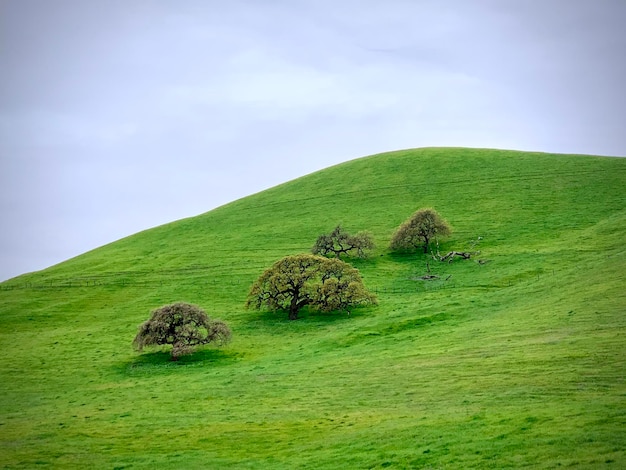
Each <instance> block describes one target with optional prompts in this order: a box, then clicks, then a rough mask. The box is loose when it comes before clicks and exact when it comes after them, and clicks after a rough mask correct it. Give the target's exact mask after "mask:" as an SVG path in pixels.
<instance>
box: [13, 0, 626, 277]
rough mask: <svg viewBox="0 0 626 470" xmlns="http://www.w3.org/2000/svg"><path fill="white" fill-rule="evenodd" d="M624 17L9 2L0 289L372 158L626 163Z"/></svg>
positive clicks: (528, 4) (499, 0) (347, 4)
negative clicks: (449, 151)
mask: <svg viewBox="0 0 626 470" xmlns="http://www.w3.org/2000/svg"><path fill="white" fill-rule="evenodd" d="M624 24H626V2H625V1H623V0H541V1H539V0H536V1H535V0H472V1H467V0H447V1H444V0H386V1H384V2H383V1H380V0H360V1H356V0H229V1H218V0H177V1H171V0H89V1H85V0H0V216H1V221H2V230H0V281H2V280H6V279H9V278H11V277H14V276H17V275H19V274H22V273H25V272H30V271H36V270H40V269H43V268H46V267H48V266H51V265H53V264H56V263H58V262H61V261H64V260H66V259H69V258H71V257H74V256H77V255H79V254H81V253H84V252H86V251H89V250H91V249H94V248H96V247H99V246H102V245H104V244H107V243H110V242H113V241H115V240H118V239H120V238H123V237H125V236H128V235H132V234H134V233H136V232H139V231H141V230H144V229H148V228H150V227H154V226H158V225H161V224H164V223H168V222H171V221H174V220H178V219H181V218H184V217H190V216H194V215H198V214H201V213H204V212H207V211H209V210H211V209H213V208H215V207H218V206H220V205H223V204H225V203H228V202H230V201H233V200H236V199H239V198H241V197H245V196H248V195H250V194H254V193H256V192H259V191H261V190H263V189H267V188H269V187H272V186H275V185H277V184H280V183H283V182H286V181H289V180H291V179H294V178H297V177H299V176H303V175H305V174H308V173H311V172H314V171H317V170H321V169H324V168H326V167H329V166H332V165H335V164H337V163H341V162H344V161H347V160H352V159H355V158H359V157H362V156H366V155H371V154H375V153H380V152H385V151H391V150H398V149H405V148H416V147H430V146H457V147H458V146H462V147H485V148H505V149H516V150H529V151H542V152H557V153H578V154H594V155H607V156H624V155H626V131H625V130H626V86H625V85H624V84H625V83H626V53H625V52H624V51H626V28H624Z"/></svg>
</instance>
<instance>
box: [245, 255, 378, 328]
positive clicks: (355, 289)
mask: <svg viewBox="0 0 626 470" xmlns="http://www.w3.org/2000/svg"><path fill="white" fill-rule="evenodd" d="M376 303H377V301H376V297H375V296H374V295H373V294H371V293H370V292H368V291H367V289H366V288H365V286H364V285H363V281H362V279H361V275H360V274H359V271H358V270H357V269H355V268H353V267H352V266H350V265H349V264H347V263H344V262H343V261H341V260H339V259H337V258H325V257H323V256H318V255H309V254H302V255H294V256H285V257H284V258H282V259H280V260H278V261H277V262H276V263H274V264H273V265H272V267H270V268H268V269H267V270H265V272H264V273H263V274H261V276H260V277H259V278H258V279H257V280H256V281H255V282H254V284H253V285H252V287H251V288H250V293H249V294H248V300H247V302H246V306H247V307H248V308H255V309H257V310H260V309H261V308H262V307H266V308H268V309H269V310H272V311H287V312H289V319H290V320H296V319H297V318H298V312H299V311H300V309H302V308H303V307H305V306H308V307H309V308H311V309H313V310H319V311H333V310H346V309H347V308H348V307H351V306H358V305H367V304H376Z"/></svg>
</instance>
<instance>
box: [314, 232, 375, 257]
mask: <svg viewBox="0 0 626 470" xmlns="http://www.w3.org/2000/svg"><path fill="white" fill-rule="evenodd" d="M372 249H374V240H373V239H372V236H371V235H370V233H369V232H359V233H357V234H356V235H350V234H349V233H347V232H346V231H345V230H344V229H343V228H342V227H341V225H337V227H335V229H334V230H333V231H332V232H330V233H329V234H323V235H320V236H319V237H318V238H317V241H316V242H315V245H314V246H313V248H312V249H311V252H312V253H313V254H314V255H323V256H328V255H329V254H331V253H332V254H334V255H335V257H337V258H339V259H341V255H342V254H349V253H350V252H352V251H356V253H357V256H358V257H359V258H365V257H366V256H367V253H366V251H367V250H372Z"/></svg>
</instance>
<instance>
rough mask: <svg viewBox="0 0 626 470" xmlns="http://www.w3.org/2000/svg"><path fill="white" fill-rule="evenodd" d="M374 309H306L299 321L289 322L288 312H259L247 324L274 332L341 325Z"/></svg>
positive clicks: (366, 307)
mask: <svg viewBox="0 0 626 470" xmlns="http://www.w3.org/2000/svg"><path fill="white" fill-rule="evenodd" d="M372 308H375V307H371V306H362V307H354V308H351V309H350V310H349V311H336V310H335V311H332V312H320V311H317V310H311V309H309V308H307V307H304V308H303V309H301V310H300V311H299V312H298V319H297V320H289V313H288V312H287V311H275V312H273V311H269V310H257V311H250V313H249V316H248V318H247V319H246V323H247V326H248V327H257V328H265V329H267V328H269V329H272V330H273V329H276V328H280V329H282V328H289V327H294V328H295V327H297V328H301V327H305V326H320V325H329V324H337V325H339V324H342V323H345V322H349V321H351V320H353V319H355V318H360V317H364V316H367V315H371V314H372V312H373V310H372Z"/></svg>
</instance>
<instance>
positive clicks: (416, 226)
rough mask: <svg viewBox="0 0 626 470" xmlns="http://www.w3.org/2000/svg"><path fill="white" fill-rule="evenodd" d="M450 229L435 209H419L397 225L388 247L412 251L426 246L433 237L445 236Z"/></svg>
mask: <svg viewBox="0 0 626 470" xmlns="http://www.w3.org/2000/svg"><path fill="white" fill-rule="evenodd" d="M451 232H452V229H451V227H450V225H449V224H448V222H446V220H445V219H443V218H442V217H441V216H440V215H439V214H438V213H437V211H436V210H435V209H420V210H418V211H417V212H415V213H414V214H413V215H412V216H411V217H409V218H408V219H407V220H406V221H404V222H403V223H402V225H400V227H398V229H397V230H396V233H395V234H394V235H393V237H392V238H391V244H390V248H391V249H392V250H394V251H413V250H416V249H417V248H419V247H420V246H421V247H423V249H424V253H428V246H429V244H430V242H431V240H432V239H433V238H435V237H439V236H442V237H446V236H448V235H450V233H451Z"/></svg>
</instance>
